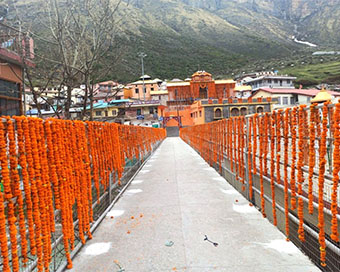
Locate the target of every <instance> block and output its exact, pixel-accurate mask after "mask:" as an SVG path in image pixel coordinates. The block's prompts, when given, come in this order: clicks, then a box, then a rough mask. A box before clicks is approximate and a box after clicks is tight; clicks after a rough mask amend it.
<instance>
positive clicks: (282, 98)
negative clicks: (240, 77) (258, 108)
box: [252, 88, 340, 109]
mask: <svg viewBox="0 0 340 272" xmlns="http://www.w3.org/2000/svg"><path fill="white" fill-rule="evenodd" d="M319 92H320V90H318V89H271V88H260V89H259V90H257V91H256V92H255V93H254V94H253V96H252V98H255V99H258V98H268V97H270V98H272V99H276V100H277V104H275V105H274V109H276V108H285V107H292V106H296V105H303V104H310V103H311V100H312V99H313V97H315V96H316V95H317V94H318V93H319ZM327 92H328V93H329V94H330V95H332V97H333V99H332V100H333V102H336V100H337V98H340V93H339V92H334V91H327Z"/></svg>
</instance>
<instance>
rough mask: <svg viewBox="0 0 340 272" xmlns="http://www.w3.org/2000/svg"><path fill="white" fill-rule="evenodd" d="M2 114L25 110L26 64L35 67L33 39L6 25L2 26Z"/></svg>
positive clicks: (0, 78) (0, 85)
mask: <svg viewBox="0 0 340 272" xmlns="http://www.w3.org/2000/svg"><path fill="white" fill-rule="evenodd" d="M0 32H1V36H0V45H1V47H0V61H1V65H0V115H10V116H11V115H21V114H23V111H24V105H23V104H24V103H23V102H24V101H23V97H24V96H23V78H24V59H25V64H26V65H27V66H29V67H34V63H33V61H32V60H33V59H34V51H33V39H32V38H30V37H28V36H23V38H21V39H20V40H19V37H20V34H21V35H23V34H22V33H20V32H18V31H16V30H14V29H12V28H10V27H6V26H5V25H3V24H2V25H1V26H0Z"/></svg>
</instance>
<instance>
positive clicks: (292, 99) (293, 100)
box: [290, 97, 295, 105]
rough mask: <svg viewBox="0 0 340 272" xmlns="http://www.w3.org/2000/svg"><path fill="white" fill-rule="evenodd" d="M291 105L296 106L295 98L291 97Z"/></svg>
mask: <svg viewBox="0 0 340 272" xmlns="http://www.w3.org/2000/svg"><path fill="white" fill-rule="evenodd" d="M290 104H291V105H294V104H295V99H294V97H291V98H290Z"/></svg>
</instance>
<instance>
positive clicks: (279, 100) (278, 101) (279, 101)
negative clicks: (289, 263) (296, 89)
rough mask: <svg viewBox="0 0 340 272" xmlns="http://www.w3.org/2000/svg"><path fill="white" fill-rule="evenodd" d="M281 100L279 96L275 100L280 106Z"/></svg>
mask: <svg viewBox="0 0 340 272" xmlns="http://www.w3.org/2000/svg"><path fill="white" fill-rule="evenodd" d="M281 99H282V97H281V96H279V97H278V98H277V104H279V105H282V104H281Z"/></svg>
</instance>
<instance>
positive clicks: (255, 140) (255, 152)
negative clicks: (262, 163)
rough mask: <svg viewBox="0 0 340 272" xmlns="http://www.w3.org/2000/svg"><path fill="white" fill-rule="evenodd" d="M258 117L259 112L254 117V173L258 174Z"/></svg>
mask: <svg viewBox="0 0 340 272" xmlns="http://www.w3.org/2000/svg"><path fill="white" fill-rule="evenodd" d="M257 118H258V114H257V113H256V114H255V115H254V116H253V118H252V121H253V142H254V143H253V174H254V175H256V173H257V168H256V154H257V121H258V120H257Z"/></svg>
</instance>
